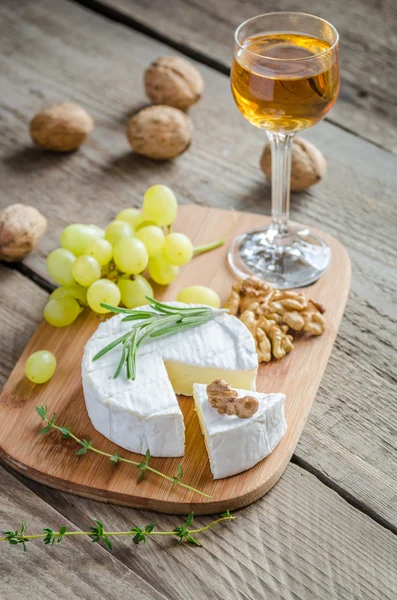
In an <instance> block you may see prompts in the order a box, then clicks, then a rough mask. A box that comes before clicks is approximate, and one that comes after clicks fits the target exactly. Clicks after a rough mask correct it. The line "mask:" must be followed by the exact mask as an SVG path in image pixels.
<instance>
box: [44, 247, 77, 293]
mask: <svg viewBox="0 0 397 600" xmlns="http://www.w3.org/2000/svg"><path fill="white" fill-rule="evenodd" d="M75 260H76V257H75V255H74V254H72V252H70V250H65V248H56V249H55V250H53V251H52V252H50V253H49V255H48V256H47V260H46V265H47V271H48V273H49V275H50V276H51V277H52V278H53V279H54V281H56V282H57V283H59V285H65V286H71V285H74V284H75V283H76V282H75V280H74V278H73V274H72V265H73V264H74V262H75Z"/></svg>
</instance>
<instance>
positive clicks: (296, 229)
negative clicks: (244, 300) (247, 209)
mask: <svg viewBox="0 0 397 600" xmlns="http://www.w3.org/2000/svg"><path fill="white" fill-rule="evenodd" d="M228 259H229V264H230V266H231V268H232V270H233V271H234V273H235V274H236V275H237V276H238V277H239V278H245V277H249V276H252V275H254V276H256V277H259V278H260V279H263V280H265V281H270V282H271V283H273V284H274V285H275V287H277V288H281V289H286V288H296V287H302V286H305V285H308V284H309V283H313V282H314V281H317V279H319V278H320V277H321V275H323V274H324V273H325V271H326V270H327V269H328V267H329V265H330V262H331V250H330V249H329V248H328V246H327V244H326V243H325V242H323V240H322V239H321V238H320V237H318V236H317V235H316V234H314V233H312V232H311V231H310V230H309V229H306V228H304V227H302V226H297V225H293V224H289V226H288V233H286V234H282V235H281V234H280V233H279V232H278V230H276V229H275V228H273V227H272V226H271V225H270V226H269V227H267V228H266V229H254V230H252V231H248V232H247V233H243V234H242V235H240V236H239V237H238V238H236V239H235V240H234V242H233V244H232V245H231V247H230V250H229V253H228Z"/></svg>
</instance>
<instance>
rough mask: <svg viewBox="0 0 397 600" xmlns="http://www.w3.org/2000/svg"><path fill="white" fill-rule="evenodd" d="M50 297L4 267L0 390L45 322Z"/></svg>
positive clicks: (0, 267)
mask: <svg viewBox="0 0 397 600" xmlns="http://www.w3.org/2000/svg"><path fill="white" fill-rule="evenodd" d="M47 298H48V294H47V293H46V292H44V291H43V290H42V289H40V288H39V287H38V286H36V285H35V284H34V283H33V282H32V281H30V280H29V279H27V278H26V277H24V276H23V275H21V274H20V273H18V272H17V271H13V270H10V269H8V268H7V267H4V266H3V265H1V264H0V348H1V349H2V350H1V360H0V388H2V387H3V385H4V383H5V382H6V379H7V378H8V376H9V374H10V372H11V370H12V369H13V368H14V365H15V363H16V361H17V359H18V358H19V357H20V355H21V354H22V351H23V349H24V347H25V346H26V344H27V342H28V340H29V339H30V338H31V336H32V335H33V333H34V330H35V329H36V327H37V325H38V324H39V322H40V321H41V318H42V313H43V308H44V305H45V303H46V301H47Z"/></svg>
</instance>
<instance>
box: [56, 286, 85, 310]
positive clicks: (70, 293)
mask: <svg viewBox="0 0 397 600" xmlns="http://www.w3.org/2000/svg"><path fill="white" fill-rule="evenodd" d="M70 297H72V298H75V299H76V300H77V302H78V303H79V304H80V305H81V306H87V290H86V289H85V288H83V287H82V286H81V285H77V283H76V284H75V285H72V286H70V287H59V288H56V289H55V290H54V291H53V292H52V294H51V295H50V300H59V299H60V298H70Z"/></svg>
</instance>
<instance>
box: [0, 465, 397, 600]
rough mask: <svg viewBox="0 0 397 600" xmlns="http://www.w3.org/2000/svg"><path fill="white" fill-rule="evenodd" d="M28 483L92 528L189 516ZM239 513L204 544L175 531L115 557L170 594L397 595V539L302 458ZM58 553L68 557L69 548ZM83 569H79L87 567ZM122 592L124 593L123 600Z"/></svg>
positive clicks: (234, 599) (201, 521)
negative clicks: (182, 541) (189, 542)
mask: <svg viewBox="0 0 397 600" xmlns="http://www.w3.org/2000/svg"><path fill="white" fill-rule="evenodd" d="M24 481H25V484H26V485H28V486H29V487H31V488H32V489H33V490H34V491H35V492H36V493H37V494H38V495H39V496H40V497H42V498H43V499H44V500H45V501H46V502H48V503H49V504H52V505H53V506H54V508H55V509H56V510H57V511H58V512H60V513H61V514H62V515H64V517H66V518H67V519H69V520H71V521H72V522H73V523H74V524H75V526H76V527H78V528H79V529H81V530H83V531H84V530H85V529H86V527H87V526H89V525H90V519H91V518H92V516H96V517H97V518H99V519H101V520H102V521H103V523H104V524H105V525H106V527H108V528H109V529H111V530H118V529H120V530H125V529H128V528H130V527H132V526H135V525H140V526H142V525H145V524H146V523H150V522H151V521H157V522H158V528H159V529H160V530H171V529H173V528H174V527H177V526H178V525H180V522H181V519H180V517H175V516H167V515H158V514H156V513H153V512H149V511H146V510H145V511H143V510H139V511H138V510H134V509H130V508H124V507H116V506H110V505H106V504H103V503H98V502H95V501H93V500H87V499H85V498H79V497H77V496H71V495H70V494H63V493H61V492H57V491H55V490H51V489H50V488H47V487H45V486H42V485H40V484H37V483H35V482H33V481H28V480H24ZM21 510H22V511H23V505H22V507H21ZM235 516H237V519H236V521H234V522H232V523H226V524H225V525H223V526H221V527H219V528H217V529H216V528H214V529H211V530H209V531H207V532H206V533H204V534H202V535H200V541H201V543H202V544H203V547H202V548H190V547H186V546H185V545H179V544H177V543H176V541H173V540H170V539H169V538H166V539H164V538H163V539H159V538H156V539H153V538H152V539H149V540H148V541H147V543H146V545H142V544H141V545H140V546H138V547H137V546H135V545H134V544H132V543H131V540H129V539H126V538H118V539H117V540H116V541H115V544H114V549H113V556H114V557H115V558H116V559H118V560H119V561H120V562H122V563H124V564H125V565H126V566H128V567H130V568H132V569H133V570H134V571H135V572H136V573H137V574H138V575H140V576H141V577H142V579H145V580H147V581H148V582H149V583H150V585H151V586H152V587H153V588H154V589H155V590H156V591H157V592H158V593H160V594H162V595H163V597H165V598H167V599H168V598H169V599H170V600H195V599H199V600H202V599H203V600H204V598H208V599H211V600H258V599H262V598H263V599H268V598H269V599H271V600H292V599H294V600H319V599H321V600H394V599H395V597H396V593H397V573H396V569H395V564H396V559H397V537H396V536H395V535H393V534H392V533H390V532H389V531H387V530H385V529H383V528H382V527H380V526H379V525H377V524H376V523H374V522H373V521H372V520H371V519H369V518H368V517H367V516H366V515H363V514H362V513H361V512H360V511H358V510H355V509H354V508H352V507H351V506H349V505H348V504H347V503H346V502H345V501H344V500H342V499H341V498H340V497H339V496H338V495H337V494H336V493H335V492H333V491H332V490H330V489H328V488H327V487H326V486H324V485H322V484H321V483H320V482H319V481H318V480H317V479H316V478H315V477H313V476H312V475H310V474H309V473H307V472H305V471H303V470H302V469H300V468H299V467H297V466H296V465H292V464H290V465H289V466H288V468H287V470H286V471H285V474H284V476H283V477H282V478H281V480H280V481H279V483H278V484H277V485H276V486H275V487H274V488H273V489H272V490H271V491H270V492H269V493H268V494H267V495H266V496H265V497H264V498H262V499H260V500H258V501H257V502H256V503H255V504H253V505H251V506H250V507H248V508H245V509H242V510H240V511H236V513H235ZM19 517H20V518H22V517H23V512H22V513H21V514H19ZM17 518H18V515H17ZM210 521H211V517H198V518H196V519H195V521H194V522H195V524H197V527H199V526H204V525H207V524H208V523H209V522H210ZM61 522H63V520H62V519H61ZM7 524H8V523H7ZM52 524H54V525H55V523H54V522H53V521H52ZM66 543H67V544H68V545H70V546H72V544H73V542H72V541H69V540H68V541H67V542H66ZM84 543H85V545H87V544H88V545H89V542H88V540H84ZM91 546H92V545H91ZM12 550H14V549H12ZM18 550H19V549H18ZM88 550H89V549H88ZM7 551H8V552H10V551H9V550H8V549H7ZM0 552H1V547H0ZM48 552H49V553H50V552H51V556H52V555H53V554H55V553H57V554H58V553H60V552H62V546H60V547H59V548H54V549H53V551H51V550H48ZM13 554H14V555H15V552H14V553H13ZM19 556H20V555H19ZM60 560H62V559H60ZM21 562H22V561H21ZM18 564H20V563H19V562H18ZM75 568H76V570H77V574H79V573H80V572H81V567H79V566H78V565H77V566H76V567H75ZM115 588H116V590H117V585H116V586H115ZM121 597H123V596H122V595H121V594H120V595H117V594H116V598H117V600H118V599H119V598H121ZM127 597H128V598H130V596H127ZM132 597H133V598H135V596H132ZM138 598H140V597H139V596H138Z"/></svg>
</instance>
